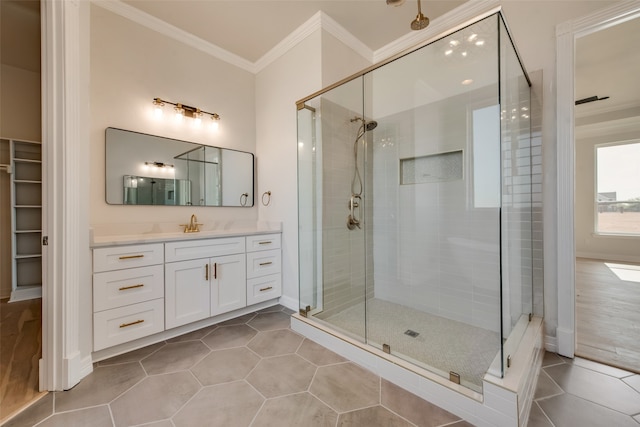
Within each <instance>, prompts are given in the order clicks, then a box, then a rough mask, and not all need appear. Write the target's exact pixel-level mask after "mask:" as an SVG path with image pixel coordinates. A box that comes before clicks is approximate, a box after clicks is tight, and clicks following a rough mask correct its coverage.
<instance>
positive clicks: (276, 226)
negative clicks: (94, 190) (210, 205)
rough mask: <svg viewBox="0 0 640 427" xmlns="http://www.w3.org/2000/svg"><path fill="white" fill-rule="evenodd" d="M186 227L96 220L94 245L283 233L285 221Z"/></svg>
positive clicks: (92, 245) (169, 224)
mask: <svg viewBox="0 0 640 427" xmlns="http://www.w3.org/2000/svg"><path fill="white" fill-rule="evenodd" d="M183 228H184V227H180V225H179V224H174V223H145V224H96V225H92V226H91V231H90V235H91V247H92V248H100V247H105V246H118V245H136V244H142V243H157V242H170V241H176V240H193V239H211V238H216V237H237V236H249V235H255V234H269V233H281V232H282V223H281V222H271V221H258V222H245V221H225V222H222V221H221V222H213V223H211V224H204V225H202V226H201V227H200V230H201V231H199V232H197V233H184V232H183V231H181V230H182V229H183Z"/></svg>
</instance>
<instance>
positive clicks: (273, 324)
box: [5, 306, 471, 427]
mask: <svg viewBox="0 0 640 427" xmlns="http://www.w3.org/2000/svg"><path fill="white" fill-rule="evenodd" d="M290 313H291V312H290V311H289V310H287V309H285V308H283V307H282V306H276V307H273V308H270V309H265V310H262V311H260V312H258V313H254V314H251V315H246V316H242V317H240V318H238V319H234V320H231V321H227V322H224V323H222V324H220V325H216V326H211V327H208V328H204V329H201V330H198V331H195V332H192V333H190V334H186V335H183V336H180V337H177V338H174V339H171V340H168V341H166V342H162V343H158V344H154V345H152V346H149V347H145V348H142V349H140V350H136V351H133V352H130V353H127V354H124V355H121V356H117V357H114V358H112V359H109V360H105V361H102V362H99V363H97V364H96V366H95V367H94V371H93V373H92V374H90V375H89V376H88V377H86V378H85V379H83V380H82V381H81V382H80V384H78V385H77V386H75V387H74V388H73V389H71V390H69V391H65V392H56V393H49V394H47V395H46V396H45V397H44V398H42V399H40V400H39V401H38V402H36V403H35V404H34V405H33V406H31V407H30V408H29V409H27V410H26V411H24V412H22V413H21V414H19V415H18V416H17V417H16V418H13V419H12V420H10V421H9V422H8V423H7V424H6V425H5V426H6V427H16V426H20V427H23V426H38V427H57V426H64V427H73V426H78V427H89V426H91V427H102V426H105V427H112V426H117V427H119V426H136V425H138V426H140V425H145V426H153V427H182V426H198V427H200V426H224V427H233V426H301V425H309V426H327V427H329V426H331V427H333V426H367V427H375V426H384V427H392V426H399V427H400V426H402V427H404V426H421V427H422V426H424V427H437V426H445V425H446V426H451V427H469V426H471V424H469V423H467V422H465V421H463V420H461V419H460V418H459V417H457V416H455V415H453V414H451V413H449V412H447V411H445V410H443V409H441V408H439V407H437V406H435V405H432V404H431V403H429V402H426V401H424V400H422V399H420V398H418V397H416V396H415V395H412V394H411V393H408V392H406V391H405V390H403V389H401V388H399V387H397V386H395V385H393V384H391V383H389V382H388V381H385V380H383V379H381V378H380V377H378V376H376V375H374V374H372V373H371V372H369V371H367V370H365V369H363V368H361V367H359V366H357V365H355V364H353V363H351V362H349V361H347V360H345V359H343V358H342V357H340V356H338V355H337V354H335V353H333V352H331V351H329V350H327V349H325V348H323V347H321V346H319V345H318V344H315V343H314V342H312V341H309V340H307V339H305V338H304V337H302V336H300V335H298V334H296V333H295V332H293V331H291V329H290V328H289V324H290V319H289V314H290Z"/></svg>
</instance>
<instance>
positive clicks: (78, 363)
mask: <svg viewBox="0 0 640 427" xmlns="http://www.w3.org/2000/svg"><path fill="white" fill-rule="evenodd" d="M64 369H65V375H64V378H65V380H66V384H65V385H64V389H65V390H69V389H71V388H73V387H74V386H75V385H76V384H78V383H79V382H80V380H81V379H83V378H84V377H86V376H87V375H89V374H90V373H91V372H93V360H92V358H91V355H88V356H85V357H81V355H80V352H76V353H75V354H74V356H73V357H72V358H69V359H64Z"/></svg>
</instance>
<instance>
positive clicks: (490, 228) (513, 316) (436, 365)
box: [297, 13, 541, 392]
mask: <svg viewBox="0 0 640 427" xmlns="http://www.w3.org/2000/svg"><path fill="white" fill-rule="evenodd" d="M297 108H298V192H299V193H298V203H299V263H300V265H299V271H300V277H299V283H300V285H299V286H300V288H299V299H300V314H301V315H303V316H305V317H307V318H308V319H312V320H313V321H314V322H318V323H320V324H322V325H323V326H324V327H326V328H329V329H331V330H334V331H336V332H339V333H341V334H343V335H346V336H348V337H350V338H352V339H355V340H357V341H359V342H361V343H363V344H364V345H368V346H373V347H375V348H378V349H380V350H382V351H383V352H385V353H389V354H391V355H393V356H395V357H399V358H401V359H404V360H406V361H408V362H410V363H411V364H413V365H414V366H416V367H418V368H420V369H426V370H429V371H431V372H433V373H436V374H438V375H441V376H443V377H445V378H447V379H450V380H451V381H453V382H456V383H460V384H462V385H464V386H466V387H468V388H470V389H472V390H474V391H476V392H482V378H483V377H484V375H485V374H486V373H487V372H489V373H491V374H493V375H496V376H498V377H500V376H502V375H503V374H504V370H505V369H507V365H508V361H507V359H508V357H509V354H510V352H511V351H512V349H511V347H515V346H517V344H518V342H519V336H521V334H522V333H523V331H524V326H526V322H527V321H528V320H529V318H530V314H532V312H533V303H532V302H533V283H534V282H533V280H532V271H533V269H532V262H533V259H532V258H533V251H532V231H531V226H532V214H531V206H532V199H531V146H530V140H531V135H530V134H531V124H530V123H531V120H530V115H531V113H530V108H531V106H530V82H529V79H528V77H527V74H526V72H525V71H524V69H523V67H522V65H521V63H520V61H519V58H518V55H517V52H516V50H515V47H514V46H513V44H512V42H511V38H510V36H509V33H508V31H507V28H506V26H505V23H504V21H503V18H502V16H501V15H500V14H499V13H497V14H495V15H491V16H489V17H487V18H484V19H482V20H480V21H478V22H475V23H473V24H471V25H469V26H467V27H465V28H462V29H460V30H458V31H456V32H454V33H451V34H448V35H445V36H444V37H442V38H440V39H438V40H437V41H434V42H431V43H429V44H426V45H424V46H421V47H419V48H417V49H415V50H413V51H411V52H409V53H406V54H403V55H399V56H397V57H395V58H393V59H391V60H389V61H386V62H384V63H382V64H378V65H376V66H373V67H371V68H369V69H367V70H365V71H363V72H362V73H359V74H358V75H356V76H354V77H352V78H350V79H347V80H345V81H343V82H340V83H338V84H336V85H333V86H332V87H330V88H327V89H326V90H323V91H320V92H318V93H316V94H314V95H311V96H309V97H307V98H305V99H303V100H301V101H299V102H298V104H297ZM540 314H541V313H540ZM507 338H509V340H507Z"/></svg>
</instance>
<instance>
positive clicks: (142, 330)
mask: <svg viewBox="0 0 640 427" xmlns="http://www.w3.org/2000/svg"><path fill="white" fill-rule="evenodd" d="M162 331H164V299H163V298H159V299H155V300H152V301H147V302H141V303H138V304H132V305H128V306H126V307H120V308H114V309H112V310H105V311H101V312H99V313H94V315H93V350H94V351H98V350H102V349H103V348H107V347H111V346H114V345H118V344H122V343H124V342H127V341H131V340H135V339H138V338H142V337H146V336H147V335H152V334H155V333H158V332H162Z"/></svg>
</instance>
